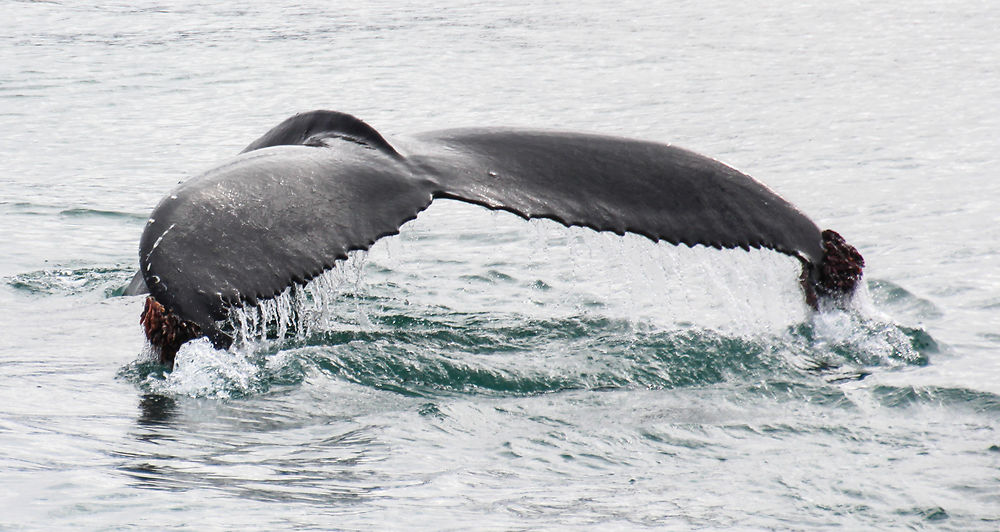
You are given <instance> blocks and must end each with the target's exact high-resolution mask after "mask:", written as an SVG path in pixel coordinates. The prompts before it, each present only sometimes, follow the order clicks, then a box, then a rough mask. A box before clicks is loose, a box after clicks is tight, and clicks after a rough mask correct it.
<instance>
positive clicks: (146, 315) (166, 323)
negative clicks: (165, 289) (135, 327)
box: [139, 296, 200, 367]
mask: <svg viewBox="0 0 1000 532" xmlns="http://www.w3.org/2000/svg"><path fill="white" fill-rule="evenodd" d="M139 323H141V324H142V330H143V332H145V333H146V339H147V340H149V343H150V345H152V346H153V349H155V350H156V351H157V353H158V354H159V355H160V363H161V364H165V365H167V366H170V367H173V365H174V357H175V356H176V355H177V350H178V349H180V347H181V345H182V344H183V343H184V342H187V341H188V340H191V339H193V338H197V337H198V334H199V332H200V329H199V327H198V326H197V325H195V324H194V323H192V322H190V321H185V320H182V319H181V318H179V317H177V315H176V314H174V313H172V312H170V311H168V310H167V309H166V308H165V307H164V306H163V305H161V304H160V302H159V301H157V300H155V299H153V298H152V297H151V296H150V297H147V298H146V305H145V307H143V309H142V316H141V317H140V318H139Z"/></svg>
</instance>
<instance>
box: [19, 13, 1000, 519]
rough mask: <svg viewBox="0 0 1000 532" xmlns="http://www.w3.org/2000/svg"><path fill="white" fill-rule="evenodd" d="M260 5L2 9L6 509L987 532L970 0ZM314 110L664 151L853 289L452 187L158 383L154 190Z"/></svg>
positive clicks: (989, 104)
mask: <svg viewBox="0 0 1000 532" xmlns="http://www.w3.org/2000/svg"><path fill="white" fill-rule="evenodd" d="M259 4H260V5H257V4H254V3H251V4H248V5H244V4H240V5H235V4H234V5H227V4H223V3H217V2H197V1H189V0H185V1H178V2H173V3H156V2H147V1H139V2H102V3H99V4H97V5H95V4H93V3H89V2H64V3H63V2H24V1H6V2H3V3H2V6H3V12H4V17H3V18H4V20H5V23H4V24H3V25H2V26H0V158H2V164H0V509H2V512H0V529H2V530H19V529H25V530H42V529H93V530H103V529H130V528H136V529H191V530H222V529H237V528H240V529H291V528H294V529H303V530H308V529H324V530H327V529H347V530H354V529H367V530H373V529H374V530H381V529H400V530H402V529H433V530H439V529H462V530H464V529H486V530H497V529H502V530H524V529H532V530H534V529H602V530H603V529H608V528H612V529H645V528H653V529H674V530H688V529H713V530H714V529H747V530H758V529H795V530H812V529H821V528H833V527H843V528H845V529H914V528H915V529H924V528H927V529H941V530H997V529H998V528H1000V273H998V272H1000V229H998V227H1000V179H997V177H998V175H997V168H998V167H1000V165H998V163H1000V140H998V139H1000V113H998V112H997V110H998V109H1000V40H998V39H997V33H996V29H997V28H998V27H1000V8H998V7H996V6H995V5H994V4H993V3H990V2H984V1H975V0H958V1H955V2H930V1H906V2H903V1H892V2H882V3H877V4H873V3H870V2H855V1H848V2H838V3H829V2H789V1H778V2H716V3H712V2H708V3H706V2H686V1H682V2H674V3H670V4H664V5H656V4H655V3H649V2H633V1H630V0H625V1H622V2H616V3H614V4H613V5H612V4H609V3H606V2H591V1H576V2H561V1H556V2H546V3H539V2H504V3H502V5H500V3H493V2H466V3H460V2H437V3H435V5H433V6H428V5H423V4H420V3H413V4H399V3H396V2H355V3H352V4H337V3H330V2H283V1H274V2H268V3H266V5H265V4H264V3H259ZM317 108H326V109H335V110H340V111H345V112H349V113H352V114H355V115H357V116H359V117H360V118H362V119H364V120H366V121H367V122H369V123H371V124H372V125H373V126H375V127H376V128H377V129H379V130H380V131H381V132H383V133H384V134H386V135H388V136H391V135H393V134H406V133H411V132H418V131H423V130H431V129H436V128H445V127H458V126H491V125H495V126H527V127H546V128H558V129H568V130H580V131H594V132H602V133H607V134H615V135H623V136H629V137H638V138H644V139H650V140H656V141H661V142H670V143H674V144H677V145H681V146H684V147H687V148H690V149H693V150H695V151H698V152H701V153H705V154H707V155H710V156H713V157H716V158H718V159H721V160H723V161H725V162H727V163H729V164H731V165H733V166H735V167H737V168H740V169H742V170H744V171H746V172H748V173H750V174H751V175H754V176H755V177H757V178H758V179H760V180H762V181H763V182H765V183H767V184H768V185H769V186H770V187H772V188H773V189H774V190H776V191H777V192H778V193H780V194H781V195H783V196H784V197H785V198H787V199H789V200H790V201H792V202H793V203H794V204H796V205H797V206H799V207H800V208H801V209H802V210H803V211H804V212H806V213H808V214H809V215H810V216H811V217H813V219H814V220H816V221H817V223H818V224H819V225H820V226H822V227H824V228H826V227H829V228H833V229H836V230H837V231H839V232H841V233H842V234H843V235H844V236H845V237H846V238H847V239H848V241H850V242H851V243H853V244H855V245H856V246H857V247H858V248H859V249H860V250H861V252H862V253H863V254H864V256H865V257H866V259H867V263H868V267H867V270H866V287H865V289H864V291H863V292H862V293H861V294H860V295H859V297H858V298H857V300H856V301H855V305H854V306H853V307H852V308H851V309H849V310H848V311H840V312H824V313H820V314H811V313H809V312H808V311H807V310H806V308H805V307H804V305H803V304H802V302H801V296H800V294H799V292H798V287H797V284H796V275H797V272H796V266H795V264H793V261H791V259H787V258H785V257H782V256H779V255H777V254H774V253H767V252H752V253H745V252H743V251H726V252H720V251H715V250H705V249H701V248H694V249H688V248H675V247H672V246H669V245H664V244H653V243H651V242H649V241H646V240H644V239H642V238H639V237H625V238H620V237H616V236H614V235H606V234H598V233H594V232H591V231H588V230H584V229H567V228H563V227H561V226H558V225H557V224H554V223H551V222H525V221H523V220H520V219H518V218H516V217H514V216H512V215H508V214H502V213H491V212H487V211H485V210H483V209H479V208H476V207H473V206H468V205H463V204H459V203H455V202H448V201H441V202H436V203H435V204H434V205H433V206H432V207H431V209H429V210H428V211H426V212H424V213H423V214H421V216H420V217H419V218H418V219H417V220H414V221H413V222H410V223H409V224H407V225H406V226H404V228H403V231H402V233H401V234H400V235H398V236H396V237H392V238H389V239H386V240H383V241H381V242H379V243H378V244H377V245H376V246H375V247H374V248H373V249H372V250H371V251H370V252H369V253H366V254H359V255H357V256H355V257H352V259H351V260H350V261H349V262H347V263H345V264H344V265H342V266H341V267H339V268H338V269H337V270H336V271H334V272H332V273H330V274H329V275H327V276H325V277H324V278H323V279H322V283H320V285H318V286H316V287H314V288H315V290H314V294H315V299H316V300H315V302H314V303H313V308H312V309H311V310H310V312H312V316H313V319H314V321H313V326H312V327H311V328H310V329H309V331H308V333H305V332H303V333H302V334H299V335H292V336H290V337H288V338H286V339H284V340H277V339H266V338H265V339H260V340H257V341H250V342H247V343H245V344H243V345H241V346H239V347H238V348H234V349H232V350H230V351H216V350H213V349H211V348H210V347H209V346H208V345H206V344H204V343H201V342H193V343H190V344H188V345H187V346H185V347H184V348H183V349H182V351H181V353H180V354H179V358H178V365H177V368H176V369H175V370H174V371H173V372H170V373H168V372H164V370H163V369H162V368H160V367H158V366H157V365H155V364H153V363H151V362H150V361H149V357H148V353H145V352H144V342H143V337H142V334H141V332H140V330H139V325H138V316H139V313H140V310H141V307H142V301H141V298H132V297H122V296H120V294H121V291H122V288H123V287H124V286H125V284H126V283H127V281H128V280H129V278H130V277H131V275H132V274H133V273H134V271H135V269H136V265H137V248H138V239H139V235H140V233H141V230H142V227H143V225H144V222H145V219H146V217H147V215H148V213H149V212H150V210H151V209H152V207H153V205H155V204H156V202H157V201H158V200H159V199H160V198H161V197H163V196H164V195H165V194H167V193H168V192H169V191H170V190H171V189H172V188H173V187H174V186H176V185H177V183H178V182H181V181H183V180H184V179H186V178H188V177H190V176H192V175H195V174H197V173H199V172H200V171H202V170H204V169H207V168H209V167H211V166H213V165H215V164H218V163H219V162H221V161H225V160H226V159H227V158H228V157H231V156H232V155H233V154H235V153H236V152H238V151H239V150H240V149H242V147H244V146H245V145H246V144H248V143H249V142H250V141H251V140H253V139H255V138H256V137H257V136H259V135H260V134H262V133H263V132H264V131H266V130H267V129H269V128H270V127H271V126H273V125H275V124H277V123H278V122H280V121H281V120H283V119H284V118H286V117H287V116H289V115H291V114H293V113H295V112H300V111H305V110H310V109H317ZM254 318H255V316H252V315H248V316H247V319H248V320H250V319H254Z"/></svg>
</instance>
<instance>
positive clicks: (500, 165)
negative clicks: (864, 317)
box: [127, 111, 864, 366]
mask: <svg viewBox="0 0 1000 532" xmlns="http://www.w3.org/2000/svg"><path fill="white" fill-rule="evenodd" d="M434 198H449V199H455V200H460V201H465V202H469V203H474V204H477V205H481V206H483V207H486V208H489V209H495V210H504V211H508V212H512V213H514V214H517V215H518V216H521V217H524V218H547V219H550V220H555V221H557V222H559V223H562V224H564V225H567V226H583V227H589V228H591V229H594V230H596V231H610V232H613V233H616V234H618V235H622V234H624V233H626V232H631V233H636V234H639V235H643V236H645V237H647V238H649V239H651V240H654V241H661V240H663V241H667V242H670V243H671V244H675V245H676V244H686V245H688V246H695V245H699V244H700V245H704V246H710V247H715V248H743V249H750V248H767V249H772V250H775V251H778V252H780V253H784V254H787V255H791V256H793V257H796V258H797V259H799V261H801V263H802V267H803V270H802V278H801V281H802V287H803V291H804V294H805V298H806V301H807V302H808V303H809V305H810V306H812V307H814V308H816V307H817V305H818V302H819V301H822V300H831V301H842V300H844V299H846V298H848V297H849V296H850V295H851V294H852V293H853V291H854V289H855V286H856V285H857V283H858V281H859V280H860V279H861V271H862V268H863V266H864V261H863V259H862V258H861V255H860V254H859V253H858V252H857V250H856V249H854V248H853V247H852V246H850V245H849V244H847V243H846V242H844V240H843V238H841V237H840V235H838V234H837V233H835V232H833V231H829V230H827V231H820V230H819V228H818V227H817V226H816V225H815V224H814V223H813V222H812V221H811V220H810V219H809V218H807V217H806V216H805V215H804V214H802V213H801V212H800V211H799V210H798V209H796V208H795V207H794V206H793V205H791V204H790V203H788V202H787V201H785V200H784V199H782V198H781V197H780V196H778V195H777V194H775V193H774V192H772V191H771V190H770V189H769V188H767V187H766V186H764V185H763V184H761V183H759V182H758V181H756V180H754V179H753V178H751V177H750V176H748V175H746V174H743V173H741V172H739V171H737V170H735V169H733V168H731V167H729V166H727V165H725V164H723V163H721V162H719V161H716V160H714V159H711V158H708V157H705V156H702V155H698V154H696V153H693V152H690V151H688V150H684V149H682V148H678V147H675V146H670V145H668V144H660V143H656V142H647V141H641V140H632V139H625V138H618V137H611V136H604V135H593V134H584V133H570V132H561V131H546V130H525V129H501V128H469V129H448V130H440V131H430V132H426V133H419V134H416V135H411V136H400V137H395V138H393V139H392V142H389V141H388V140H386V139H385V138H383V137H382V135H380V134H379V133H378V132H377V131H376V130H375V129H374V128H372V127H371V126H369V125H368V124H366V123H364V122H362V121H361V120H359V119H357V118H355V117H353V116H351V115H348V114H344V113H339V112H335V111H312V112H308V113H301V114H297V115H295V116H293V117H291V118H289V119H287V120H285V121H284V122H282V123H281V124H279V125H278V126H276V127H274V128H273V129H271V130H270V131H268V132H267V133H266V134H264V136H263V137H261V138H259V139H257V140H255V141H254V142H252V143H251V144H250V145H249V146H247V148H246V149H244V150H243V152H242V153H240V155H238V156H237V157H236V158H234V159H232V160H230V161H227V162H226V163H224V164H222V165H220V166H218V167H216V168H213V169H211V170H209V171H207V172H205V173H203V174H201V175H199V176H197V177H194V178H192V179H190V180H188V181H186V182H184V183H183V184H182V185H180V186H179V187H178V188H177V189H176V190H174V191H173V192H171V193H170V194H169V195H168V196H167V197H165V198H164V199H163V200H162V201H160V203H159V204H158V205H157V206H156V208H155V209H153V212H152V214H151V215H150V218H149V221H148V223H147V225H146V228H145V230H144V232H143V234H142V239H141V241H140V244H139V273H138V274H137V275H136V278H135V279H134V280H133V282H132V284H131V285H130V286H129V288H128V291H127V293H129V294H140V293H147V292H148V294H149V297H148V298H147V300H146V305H145V308H144V310H143V314H142V318H141V322H142V325H143V328H144V331H145V333H146V337H147V339H148V340H149V342H150V343H151V344H152V346H153V347H154V349H156V350H157V351H158V353H159V356H160V361H161V362H162V363H164V364H167V365H170V366H172V364H173V359H174V355H175V354H176V352H177V350H178V349H179V347H180V346H181V344H183V343H184V342H186V341H188V340H191V339H193V338H196V337H199V336H207V337H208V338H209V339H211V341H212V342H213V344H214V345H215V346H216V347H219V348H223V347H227V346H228V345H229V344H230V343H231V342H232V338H230V337H229V336H228V335H227V334H226V333H224V332H223V331H222V330H221V329H220V327H219V322H221V321H222V320H225V319H226V318H227V317H228V316H229V311H230V310H231V309H232V308H234V307H239V306H243V305H256V304H257V302H258V301H261V300H266V299H269V298H272V297H275V296H277V295H279V294H281V293H282V292H283V291H284V290H286V289H287V288H289V287H290V286H293V285H295V284H299V285H302V284H305V283H307V282H308V281H309V280H310V279H312V278H314V277H316V276H318V275H320V274H321V273H323V272H324V271H326V270H328V269H330V268H332V267H333V266H334V265H335V264H336V262H337V261H339V260H343V259H346V258H347V256H348V253H349V252H350V251H353V250H364V249H368V248H369V247H370V246H371V245H372V244H373V243H374V242H375V241H376V240H378V239H379V238H382V237H384V236H388V235H393V234H396V233H398V232H399V228H400V226H402V225H403V224H404V223H405V222H407V221H409V220H412V219H413V218H415V217H416V216H417V214H418V213H419V212H420V211H422V210H424V209H425V208H427V206H428V205H430V203H431V201H433V200H434Z"/></svg>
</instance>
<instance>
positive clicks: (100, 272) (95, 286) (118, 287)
mask: <svg viewBox="0 0 1000 532" xmlns="http://www.w3.org/2000/svg"><path fill="white" fill-rule="evenodd" d="M133 275H135V267H134V266H121V265H117V266H112V267H104V266H91V267H83V268H69V267H56V268H52V269H46V270H36V271H32V272H27V273H21V274H17V275H12V276H10V277H7V278H6V279H5V281H6V283H7V285H8V286H10V287H12V288H14V289H15V290H18V291H22V292H26V293H29V294H33V295H61V296H71V295H80V294H87V293H93V292H99V293H100V294H102V295H103V297H117V296H121V295H122V294H123V293H124V292H125V287H126V286H128V283H129V281H130V280H131V279H132V276H133Z"/></svg>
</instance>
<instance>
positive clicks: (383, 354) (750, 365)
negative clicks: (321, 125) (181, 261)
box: [120, 298, 940, 398]
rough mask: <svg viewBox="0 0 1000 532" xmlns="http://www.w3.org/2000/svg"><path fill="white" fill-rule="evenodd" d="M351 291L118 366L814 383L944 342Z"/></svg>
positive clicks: (485, 385) (233, 374)
mask: <svg viewBox="0 0 1000 532" xmlns="http://www.w3.org/2000/svg"><path fill="white" fill-rule="evenodd" d="M360 303H362V304H367V305H369V307H368V309H367V310H368V312H369V314H368V315H367V319H365V320H359V321H356V322H355V323H348V321H349V320H346V319H345V320H342V321H340V322H339V325H336V326H329V327H327V328H325V329H322V330H314V331H311V332H309V333H307V334H302V335H299V336H297V337H296V336H293V337H292V338H291V339H286V340H276V339H272V340H257V341H255V342H243V343H241V344H240V346H238V347H236V348H233V349H231V350H229V351H218V350H215V349H212V347H211V345H210V344H209V343H208V342H207V341H205V340H201V341H196V342H190V343H189V344H186V345H185V346H184V347H182V349H181V351H180V352H179V353H178V356H177V361H176V366H175V368H174V370H173V371H172V372H169V373H168V372H164V371H163V368H162V367H160V366H158V365H156V364H155V363H152V362H150V361H149V360H148V359H146V360H140V361H136V362H133V363H132V364H130V365H128V366H126V367H125V368H123V369H122V371H121V373H120V376H121V377H123V378H125V379H126V380H129V381H131V382H133V383H135V384H136V385H137V386H139V387H140V388H141V389H143V390H144V391H146V392H151V393H164V394H178V395H192V396H211V397H225V398H239V397H246V396H251V395H257V394H265V393H269V392H271V391H273V390H275V389H280V388H283V387H288V386H299V385H301V384H302V383H303V382H304V381H306V380H307V379H309V378H310V377H314V376H321V377H322V378H324V379H328V380H337V381H341V382H344V383H349V384H351V385H358V386H363V387H367V388H372V389H377V390H383V391H389V392H393V393H398V394H402V395H406V396H416V397H439V396H450V395H487V396H512V395H513V396H521V395H535V394H544V393H554V392H561V391H566V390H581V389H583V390H603V389H622V388H631V389H674V388H682V387H699V386H711V385H716V384H719V383H737V384H749V383H756V382H760V381H769V382H770V381H775V382H805V383H808V385H809V386H819V387H823V386H827V385H831V384H836V383H840V382H845V381H852V380H860V379H863V378H865V377H866V376H867V375H869V374H871V373H872V372H875V371H893V370H896V369H899V368H904V367H911V366H921V365H925V364H927V363H928V360H929V357H930V355H931V354H933V353H935V352H937V351H938V350H939V349H940V348H939V346H938V344H937V342H935V341H934V339H933V338H932V337H931V336H930V335H929V334H927V333H926V332H925V331H923V330H921V329H918V328H909V327H904V326H899V325H895V324H892V323H888V322H882V321H878V320H875V319H871V318H865V317H863V316H861V315H860V314H859V313H858V312H827V313H821V314H817V315H815V316H814V317H813V318H812V319H811V320H810V321H808V322H806V323H801V324H796V325H794V326H791V327H789V328H788V329H786V330H785V331H782V332H780V333H779V334H762V335H755V336H737V335H728V334H725V333H721V332H718V331H714V330H710V329H701V328H696V327H680V328H677V329H673V330H664V329H661V328H655V327H650V326H647V325H645V324H643V323H637V322H634V321H630V320H617V319H609V318H606V317H601V316H589V315H575V316H565V317H551V318H534V317H525V316H519V315H510V314H497V313H477V314H462V313H449V312H446V311H443V310H441V309H422V312H421V313H419V314H418V313H415V312H413V311H414V309H412V308H411V309H410V311H411V312H410V313H399V312H394V311H393V310H394V309H389V311H385V310H384V306H385V304H386V303H385V302H384V301H381V300H379V299H378V298H369V299H367V300H361V301H360Z"/></svg>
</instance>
